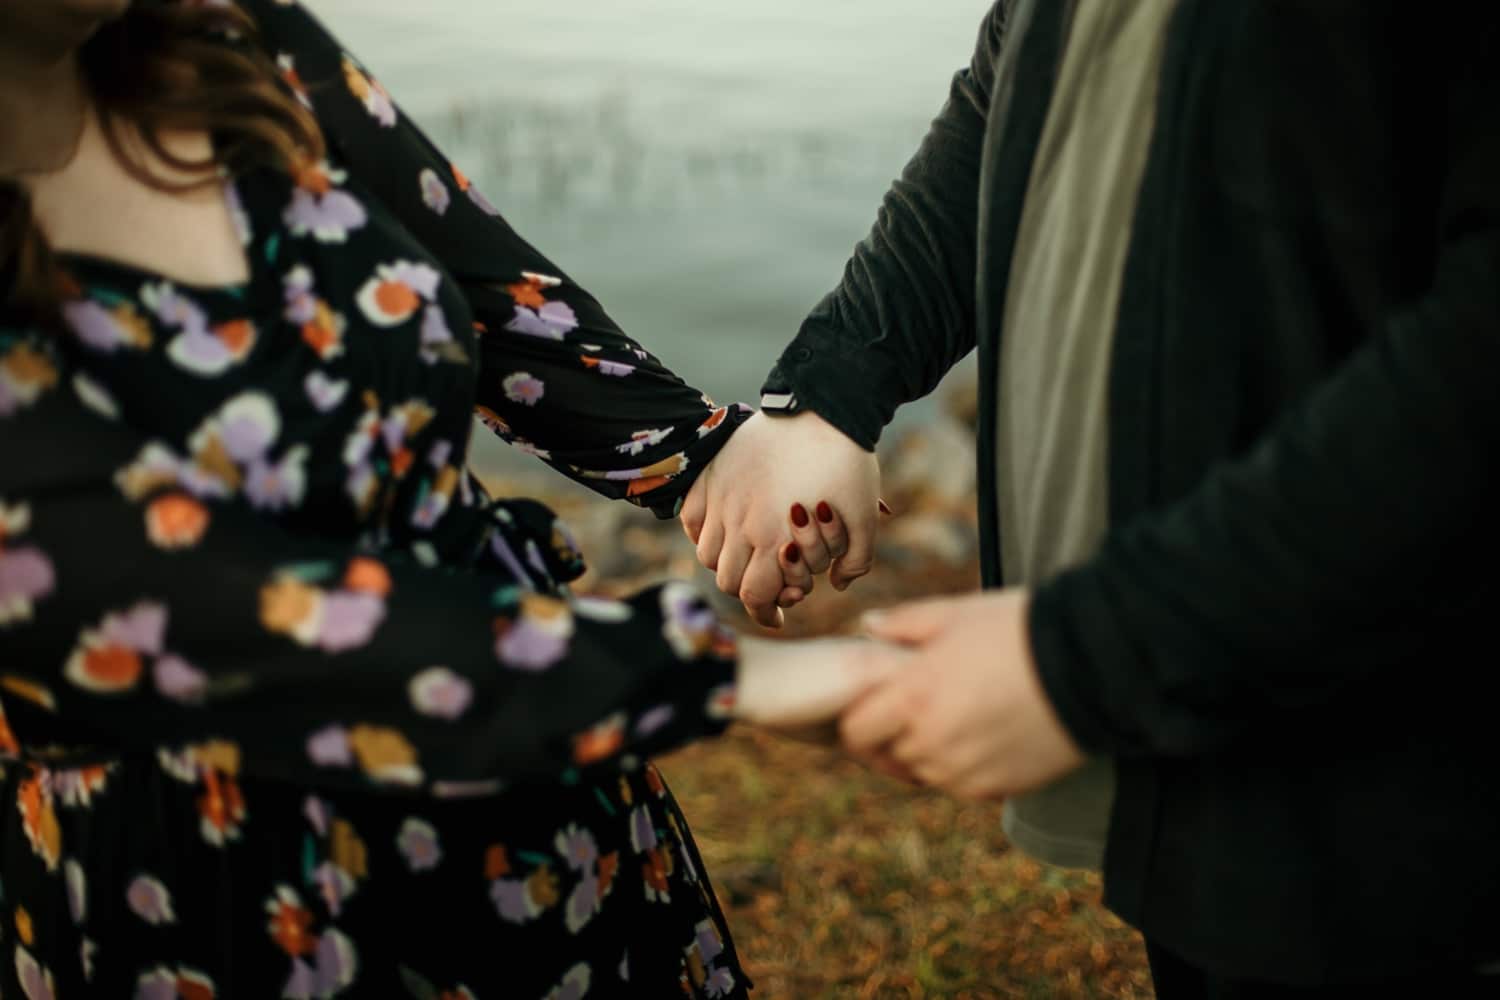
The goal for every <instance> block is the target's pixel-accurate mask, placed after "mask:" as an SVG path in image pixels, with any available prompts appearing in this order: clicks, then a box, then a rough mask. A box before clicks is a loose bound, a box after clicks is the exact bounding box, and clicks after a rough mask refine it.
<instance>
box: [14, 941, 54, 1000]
mask: <svg viewBox="0 0 1500 1000" xmlns="http://www.w3.org/2000/svg"><path fill="white" fill-rule="evenodd" d="M16 979H18V980H20V983H21V992H22V994H24V995H25V997H26V1000H57V985H56V983H54V982H53V980H52V972H51V970H49V969H44V968H42V966H41V965H40V964H39V963H38V962H37V960H36V959H34V958H32V957H31V952H29V951H27V950H26V949H25V948H24V947H22V946H21V945H19V944H18V945H16Z"/></svg>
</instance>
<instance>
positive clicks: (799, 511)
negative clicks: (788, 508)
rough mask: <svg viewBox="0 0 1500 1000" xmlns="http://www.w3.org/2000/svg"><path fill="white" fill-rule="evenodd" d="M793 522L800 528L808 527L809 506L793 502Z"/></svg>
mask: <svg viewBox="0 0 1500 1000" xmlns="http://www.w3.org/2000/svg"><path fill="white" fill-rule="evenodd" d="M792 523H793V524H795V525H796V526H797V527H799V528H805V527H807V508H806V507H804V506H802V505H801V504H800V503H794V504H792Z"/></svg>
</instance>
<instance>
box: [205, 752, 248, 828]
mask: <svg viewBox="0 0 1500 1000" xmlns="http://www.w3.org/2000/svg"><path fill="white" fill-rule="evenodd" d="M198 815H199V817H200V821H199V824H198V828H199V830H200V831H201V832H202V834H203V839H204V840H205V841H206V842H207V843H210V844H212V845H213V846H215V847H223V846H224V845H225V843H227V842H228V841H231V840H238V839H239V836H240V824H241V823H243V822H244V821H245V797H244V795H243V794H242V793H241V792H240V786H239V782H237V781H235V780H234V778H233V777H232V776H231V775H229V774H227V773H225V772H223V771H219V770H217V769H213V768H205V769H204V771H203V794H202V795H200V796H198Z"/></svg>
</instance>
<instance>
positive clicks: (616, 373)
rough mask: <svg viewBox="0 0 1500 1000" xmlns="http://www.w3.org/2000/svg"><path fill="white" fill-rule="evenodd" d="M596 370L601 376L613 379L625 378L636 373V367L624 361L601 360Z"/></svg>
mask: <svg viewBox="0 0 1500 1000" xmlns="http://www.w3.org/2000/svg"><path fill="white" fill-rule="evenodd" d="M594 368H595V369H596V370H597V371H598V372H599V374H600V375H608V376H610V377H611V378H624V377H625V376H626V375H629V374H631V373H632V372H634V371H635V365H628V364H626V363H625V362H623V361H603V360H601V361H600V362H599V363H598V364H596V365H595V366H594Z"/></svg>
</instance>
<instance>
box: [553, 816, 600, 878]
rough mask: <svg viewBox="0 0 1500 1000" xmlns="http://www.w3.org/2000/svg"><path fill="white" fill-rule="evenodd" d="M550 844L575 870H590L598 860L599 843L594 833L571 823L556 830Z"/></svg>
mask: <svg viewBox="0 0 1500 1000" xmlns="http://www.w3.org/2000/svg"><path fill="white" fill-rule="evenodd" d="M552 846H553V847H554V848H556V850H557V853H558V854H559V855H561V857H562V859H563V861H564V862H566V863H567V865H568V867H569V868H571V869H573V870H574V871H575V872H586V871H590V870H592V869H593V867H594V865H595V864H596V863H597V862H598V861H599V844H598V842H597V841H595V840H594V835H593V834H592V833H590V832H589V831H587V830H585V829H582V828H581V827H579V826H577V825H576V824H573V823H569V824H568V826H567V827H566V828H564V829H562V830H559V831H558V833H557V837H556V839H555V840H554V841H553V845H552Z"/></svg>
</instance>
